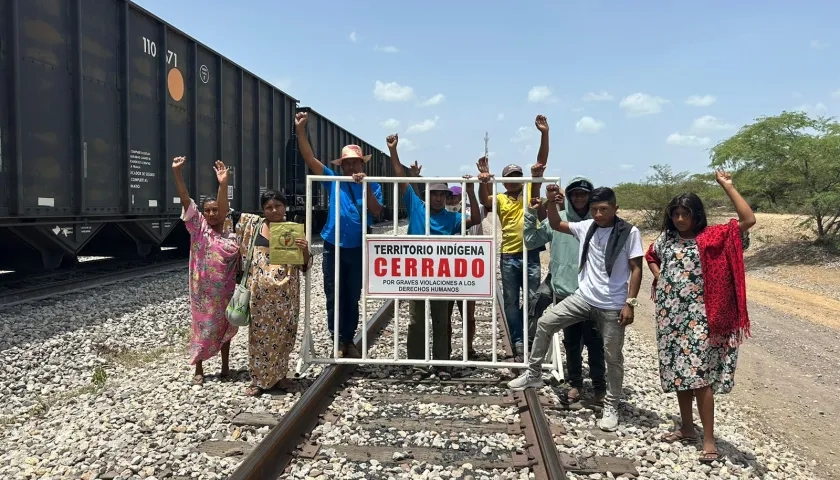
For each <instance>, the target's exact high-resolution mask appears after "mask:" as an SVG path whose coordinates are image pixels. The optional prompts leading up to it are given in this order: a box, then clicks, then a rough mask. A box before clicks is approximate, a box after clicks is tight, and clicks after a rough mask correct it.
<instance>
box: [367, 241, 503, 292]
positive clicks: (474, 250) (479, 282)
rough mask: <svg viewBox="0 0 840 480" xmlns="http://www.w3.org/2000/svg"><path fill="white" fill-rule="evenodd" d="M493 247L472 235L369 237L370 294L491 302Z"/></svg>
mask: <svg viewBox="0 0 840 480" xmlns="http://www.w3.org/2000/svg"><path fill="white" fill-rule="evenodd" d="M492 246H493V242H492V240H491V239H475V238H473V237H441V238H405V237H393V238H388V239H381V238H377V239H368V240H367V244H366V247H365V248H366V249H367V250H366V254H367V279H366V286H365V288H366V289H367V290H366V294H367V295H368V296H385V297H388V298H401V299H402V298H405V299H419V298H440V299H443V298H453V299H470V298H493V279H492V275H493V271H492V270H493V268H492V266H493V263H492V262H493V252H492Z"/></svg>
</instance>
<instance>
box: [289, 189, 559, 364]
mask: <svg viewBox="0 0 840 480" xmlns="http://www.w3.org/2000/svg"><path fill="white" fill-rule="evenodd" d="M534 181H537V182H539V183H548V182H552V183H554V182H556V181H559V178H549V177H544V178H543V177H541V178H531V177H503V178H493V179H492V180H491V182H490V183H491V184H492V193H491V199H492V202H493V205H492V207H493V208H492V212H490V213H489V215H490V216H491V217H492V228H491V234H490V235H487V234H485V235H466V233H467V224H466V203H467V195H466V184H467V183H473V184H475V183H480V182H479V180H478V179H477V178H470V179H464V178H459V177H365V179H364V180H363V182H362V184H363V187H362V212H361V213H362V225H363V229H362V268H363V271H362V278H363V287H362V296H361V308H360V317H361V322H360V325H359V328H360V329H361V336H362V348H361V349H360V353H361V358H340V357H338V351H339V335H338V332H339V313H340V312H339V309H338V308H335V309H334V312H335V315H334V318H333V319H332V321H333V332H334V335H333V348H332V356H331V357H318V356H317V354H316V352H315V348H314V344H313V339H312V318H311V308H310V307H311V289H312V283H311V269H310V270H308V271H307V272H306V289H305V301H304V316H303V326H304V333H303V341H302V343H301V356H300V360H299V361H298V366H297V372H298V373H301V372H302V371H303V370H305V369H306V368H307V367H308V366H309V365H310V364H356V365H419V366H440V367H481V368H526V367H527V366H528V363H527V359H528V356H529V353H530V352H529V345H528V343H529V342H528V334H529V330H528V323H529V319H528V307H529V302H530V298H529V292H528V278H527V276H528V268H527V265H528V251H527V249H526V248H525V245H524V236H523V248H522V264H523V268H522V286H523V288H522V332H523V340H524V341H523V347H524V355H523V357H524V361H523V362H503V361H499V359H498V358H497V352H496V345H497V340H498V335H499V332H498V324H497V322H496V321H495V318H496V317H497V314H498V306H497V305H499V304H500V302H499V298H498V294H499V292H498V289H497V288H495V285H496V284H497V279H496V277H497V272H498V265H499V264H500V256H499V253H498V248H497V240H496V233H497V228H498V227H497V225H498V223H497V222H498V215H497V213H496V212H497V205H496V194H497V185H498V184H499V183H523V184H526V185H527V184H530V183H532V182H534ZM314 182H334V184H333V187H334V191H333V192H331V196H332V197H333V200H332V201H334V202H335V208H334V212H335V232H334V233H335V238H340V229H341V222H340V219H339V214H340V211H341V209H340V199H341V195H340V186H341V184H342V183H344V182H354V180H353V178H352V177H346V176H343V177H342V176H330V175H309V176H307V178H306V239H307V241H308V242H309V243H310V245H311V243H312V192H313V183H314ZM372 182H376V183H380V184H388V183H390V184H392V185H393V186H394V188H393V199H392V201H393V231H392V232H391V233H390V234H368V233H367V229H366V228H364V227H365V226H366V225H367V222H368V218H367V217H368V215H367V213H368V208H367V188H368V183H372ZM400 183H408V184H411V183H423V184H426V189H425V201H424V204H425V205H426V208H425V211H426V219H425V226H426V232H425V234H424V235H407V234H400V233H399V230H398V229H399V219H398V215H399V205H400V194H399V184H400ZM432 183H446V184H453V183H454V184H460V185H461V188H462V190H464V192H463V194H462V199H461V212H462V214H464V217H463V218H464V221H463V222H462V223H461V235H452V236H444V235H431V234H430V232H429V231H430V224H429V216H430V209H429V208H428V205H429V196H430V194H429V188H428V186H429V184H432ZM408 188H412V187H411V185H409V187H408ZM527 193H528V191H527V189H526V188H523V195H522V207H523V212H524V211H525V209H527V208H528V203H529V201H530V198H529V195H528V194H527ZM477 196H478V194H477V192H476V197H477ZM412 239H413V240H416V241H420V242H424V241H425V242H438V243H439V242H447V243H461V244H472V243H476V242H481V243H484V244H487V245H489V248H490V262H489V264H490V265H489V266H490V269H489V272H486V274H487V277H488V279H489V281H490V284H491V286H492V288H490V291H488V292H486V294H483V295H481V294H479V295H475V294H470V295H469V296H467V295H466V294H461V295H459V294H458V293H456V294H455V295H442V294H440V293H438V294H432V293H430V294H428V295H422V296H420V297H417V296H409V295H406V294H395V293H382V292H380V293H373V294H371V293H369V292H370V287H371V279H370V271H369V266H368V263H369V262H368V255H369V252H368V248H369V246H370V245H371V244H372V243H374V242H379V243H383V242H385V243H387V242H394V243H396V242H405V241H407V240H412ZM340 255H341V249H339V248H336V249H335V267H334V276H335V278H334V286H335V292H334V302H335V304H336V305H337V304H339V282H340V278H341V262H340ZM485 270H486V269H485ZM482 280H483V281H486V280H487V279H483V278H482ZM541 280H542V279H541ZM369 298H376V299H383V300H394V317H393V320H392V321H393V337H394V338H393V340H394V341H393V354H392V355H391V356H390V357H389V358H370V357H369V356H368V346H369V345H368V338H367V330H368V328H367V326H368V321H369V318H368V312H367V299H369ZM408 298H410V299H411V300H422V301H425V303H426V305H425V306H426V308H425V315H426V318H425V322H424V330H425V343H424V345H425V348H424V351H425V358H422V359H409V358H400V355H399V346H400V341H401V338H400V337H401V336H400V332H399V328H398V327H399V306H400V301H406V300H407V299H408ZM431 300H446V301H453V300H455V301H461V302H462V304H461V307H462V310H461V311H462V322H463V325H462V333H461V336H462V339H461V340H462V346H463V355H462V358H461V359H458V360H455V359H449V360H434V359H432V358H431V346H432V339H431V338H430V327H431V326H430V315H431V310H430V308H429V301H431ZM472 300H475V301H491V302H492V307H491V308H492V318H493V319H494V320H493V321H491V335H492V343H491V345H493V350H492V357H491V360H490V361H475V360H469V359H468V357H467V354H468V352H467V315H466V312H467V308H466V307H467V305H466V303H467V301H472ZM501 304H503V302H502V303H501ZM450 321H451V320H450ZM476 330H477V328H476ZM476 336H478V332H477V331H476ZM562 356H563V355H562V344H561V342H560V337H559V335H558V334H556V335H554V338H553V339H552V342H551V348H549V359H550V360H549V361H550V363H546V364H545V365H543V369H544V370H549V371H550V372H551V374H552V375H553V376H554V377H556V378H557V379H558V380H562V379H563V364H562Z"/></svg>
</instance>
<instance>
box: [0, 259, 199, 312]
mask: <svg viewBox="0 0 840 480" xmlns="http://www.w3.org/2000/svg"><path fill="white" fill-rule="evenodd" d="M188 261H189V259H188V257H185V256H184V255H183V254H181V253H179V252H177V251H175V252H172V253H164V254H162V255H160V256H159V257H157V258H154V259H150V260H130V261H126V260H100V261H97V262H95V263H94V262H91V264H90V265H84V266H80V267H77V268H73V269H68V270H66V271H59V272H51V273H49V274H45V275H35V276H27V277H20V276H17V275H15V276H12V275H10V276H9V278H7V279H3V281H2V283H0V305H2V306H4V307H7V306H11V305H16V304H19V303H23V302H30V301H33V300H40V299H44V298H50V297H53V296H56V295H62V294H67V293H73V292H77V291H79V290H84V289H88V288H95V287H101V286H104V285H109V284H112V283H118V282H124V281H128V280H133V279H136V278H139V277H145V276H148V275H154V274H157V273H162V272H167V271H170V270H176V269H179V268H186V267H187V265H188Z"/></svg>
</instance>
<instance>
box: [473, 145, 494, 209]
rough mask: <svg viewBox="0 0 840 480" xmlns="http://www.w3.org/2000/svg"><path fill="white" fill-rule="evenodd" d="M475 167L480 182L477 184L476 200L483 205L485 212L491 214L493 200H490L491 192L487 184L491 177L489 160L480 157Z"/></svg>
mask: <svg viewBox="0 0 840 480" xmlns="http://www.w3.org/2000/svg"><path fill="white" fill-rule="evenodd" d="M475 166H476V167H477V168H478V179H479V180H481V183H480V184H478V200H479V201H480V202H481V204H482V205H484V210H485V211H486V212H491V211H493V199H492V198H490V195H491V194H492V192H493V190H492V189H491V187H490V183H489V182H490V178H492V177H493V175H492V174H491V173H490V160H488V159H487V157H481V158H479V159H478V162H476V163H475Z"/></svg>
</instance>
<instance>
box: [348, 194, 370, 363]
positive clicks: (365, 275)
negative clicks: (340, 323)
mask: <svg viewBox="0 0 840 480" xmlns="http://www.w3.org/2000/svg"><path fill="white" fill-rule="evenodd" d="M350 188H353V185H350ZM367 208H368V206H367V182H365V181H362V360H367V349H368V344H367V340H368V338H367V280H368V264H367V222H368V216H367Z"/></svg>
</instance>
